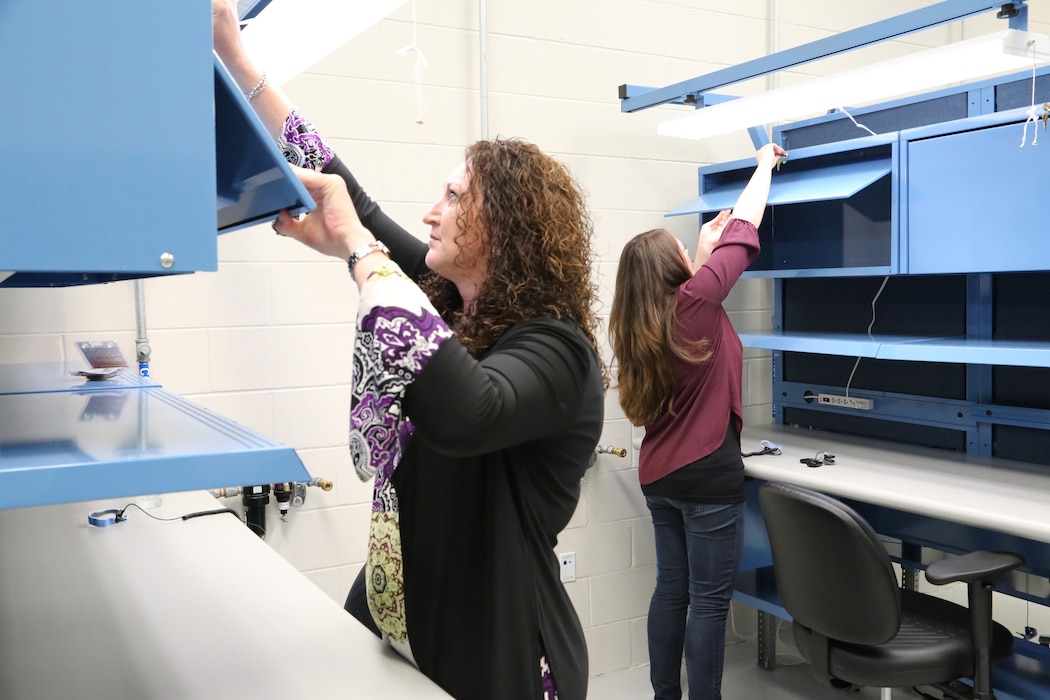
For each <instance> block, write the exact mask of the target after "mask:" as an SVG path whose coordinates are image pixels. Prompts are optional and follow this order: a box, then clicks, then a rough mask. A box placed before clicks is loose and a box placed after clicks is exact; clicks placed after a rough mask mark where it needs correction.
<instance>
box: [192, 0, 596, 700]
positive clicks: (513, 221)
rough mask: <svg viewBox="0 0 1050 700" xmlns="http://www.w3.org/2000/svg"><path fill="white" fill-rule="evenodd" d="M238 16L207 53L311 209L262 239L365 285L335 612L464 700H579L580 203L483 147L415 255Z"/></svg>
mask: <svg viewBox="0 0 1050 700" xmlns="http://www.w3.org/2000/svg"><path fill="white" fill-rule="evenodd" d="M235 8H236V3H235V2H233V0H213V2H212V11H213V28H214V31H215V48H216V51H217V53H218V54H219V56H220V58H221V59H222V60H223V62H224V64H225V65H226V67H227V68H228V69H229V71H230V73H231V75H232V76H233V77H234V79H235V80H236V81H237V83H238V85H239V86H240V87H241V89H242V90H244V91H245V93H246V94H247V95H248V96H249V97H250V100H249V101H250V103H251V104H252V106H253V107H254V108H255V110H256V111H257V113H258V114H259V115H260V117H261V119H262V120H263V122H264V123H265V124H266V126H267V127H268V128H270V129H271V130H272V133H277V134H280V135H281V138H280V143H281V145H282V146H283V148H284V152H285V154H286V157H288V159H289V160H290V161H291V162H292V163H293V164H295V165H299V166H303V167H304V168H306V169H304V170H299V171H297V172H298V174H299V177H300V179H301V180H302V181H303V183H304V184H305V185H306V187H307V189H308V190H309V191H310V193H311V195H312V196H313V197H314V199H315V201H316V202H317V205H318V206H317V209H316V210H315V211H313V212H311V213H310V214H308V215H307V216H306V217H304V218H303V219H302V220H295V219H293V218H292V217H290V216H289V215H288V214H287V213H286V212H282V213H281V215H280V216H279V217H278V219H277V221H276V222H275V224H274V228H275V230H277V231H278V232H279V233H280V234H282V235H286V236H290V237H293V238H295V239H297V240H299V241H302V242H303V243H305V244H307V245H309V246H311V247H313V248H315V249H316V250H318V251H320V252H322V253H325V254H327V255H332V256H335V257H338V258H341V259H343V260H347V261H348V263H349V265H350V270H351V274H352V275H353V277H354V279H355V281H356V282H357V284H358V286H359V288H360V305H359V309H358V327H357V336H356V339H355V344H354V363H353V399H352V400H353V405H352V408H351V435H350V448H351V453H352V455H353V458H354V466H355V468H356V469H357V470H358V473H359V474H360V475H361V476H362V478H370V479H373V480H374V484H375V491H374V494H375V495H374V500H373V506H372V517H371V529H370V534H369V551H368V554H367V562H366V565H365V567H364V569H363V570H362V574H361V575H360V576H359V577H358V581H357V582H355V584H354V586H353V587H352V588H351V591H350V595H349V596H348V598H347V609H348V610H350V611H351V613H352V614H354V615H355V617H358V618H359V619H361V620H362V621H363V622H365V623H366V624H367V625H369V626H370V627H371V628H372V629H373V631H376V632H377V633H379V634H380V635H381V636H382V637H383V638H385V639H386V640H388V641H389V642H390V643H391V644H392V645H393V646H394V647H395V648H396V649H398V650H399V651H400V652H401V653H402V654H403V655H405V656H406V657H407V658H408V659H410V660H412V661H413V662H414V663H415V664H416V665H417V666H418V667H419V668H420V669H421V670H422V671H423V672H424V673H425V674H426V675H428V676H429V677H430V678H432V679H433V680H434V681H436V682H437V683H438V684H439V685H440V686H442V687H443V688H444V689H445V690H447V691H448V692H449V693H451V694H452V695H453V696H454V697H456V698H458V699H460V700H473V699H477V700H492V699H493V698H500V699H501V700H541V699H545V700H554V698H560V699H561V700H585V698H586V692H587V691H586V689H587V677H588V670H587V648H586V643H585V641H584V637H583V630H582V627H581V626H580V622H579V619H578V618H577V616H576V612H575V610H574V608H573V605H572V603H571V602H570V600H569V597H568V595H567V593H566V591H565V588H564V586H563V585H562V583H561V581H560V577H559V566H558V561H557V558H556V557H555V555H554V551H553V547H554V545H555V543H556V541H557V536H558V533H559V532H560V531H561V530H562V529H563V528H564V527H565V525H566V524H567V523H568V521H569V519H570V518H571V517H572V515H573V512H574V511H575V508H576V505H577V502H578V499H579V495H580V480H581V478H582V476H583V473H584V470H585V469H586V468H587V466H588V464H589V458H590V456H591V455H592V454H593V451H594V447H595V445H596V444H597V442H598V439H599V437H600V433H601V429H602V417H603V393H604V385H605V381H604V368H603V365H602V362H601V360H600V354H599V351H598V346H597V342H596V339H595V331H596V328H597V319H596V317H595V315H594V313H593V309H592V303H593V301H594V299H595V285H594V283H593V281H592V277H591V267H590V264H591V252H590V239H591V235H592V224H591V220H590V217H589V214H588V213H587V210H586V207H585V204H584V201H583V197H582V195H581V193H580V190H579V187H578V186H577V185H576V183H575V182H574V180H573V178H572V177H571V176H570V174H569V172H568V171H567V170H566V169H565V167H563V166H562V165H561V164H559V163H558V162H556V161H555V160H554V159H552V158H550V157H549V156H547V155H545V154H543V153H542V152H541V151H540V150H539V149H537V148H536V147H535V146H533V145H531V144H528V143H526V142H524V141H520V140H516V139H509V140H502V139H497V140H495V141H479V142H478V143H475V144H474V145H472V146H470V147H469V148H468V149H467V151H466V158H465V160H464V162H463V163H462V164H460V165H459V166H458V167H457V168H456V169H455V170H454V171H453V172H452V174H451V175H450V176H449V178H448V180H447V182H446V183H445V184H444V187H443V192H442V194H441V197H440V199H438V201H437V202H436V203H435V204H434V206H433V207H432V208H431V209H430V211H428V212H427V213H426V215H425V216H424V218H423V221H424V223H426V224H427V225H429V226H430V236H429V240H428V241H427V242H422V241H420V240H418V239H417V238H415V237H414V236H412V235H411V234H409V233H408V232H406V231H405V230H404V229H402V228H401V227H400V226H398V225H397V224H395V223H394V222H393V221H392V220H390V219H389V218H388V217H387V216H386V214H384V213H383V211H382V210H381V209H380V208H379V207H378V206H377V205H376V204H375V202H373V201H372V200H371V199H370V198H369V197H368V195H367V194H365V192H364V190H363V189H362V188H361V187H360V185H358V183H357V181H356V180H355V179H354V177H353V176H352V175H351V174H350V171H349V170H348V169H347V167H346V166H345V165H344V164H343V163H342V162H341V161H340V160H339V158H338V157H336V156H335V154H334V153H333V152H332V151H331V149H330V148H329V147H328V145H327V144H326V143H325V141H324V140H323V139H321V138H320V137H319V136H318V135H317V134H316V133H315V132H314V130H313V128H312V127H311V126H310V124H309V123H308V122H307V121H306V120H305V119H303V118H302V116H301V115H300V114H299V113H298V112H297V111H296V110H295V109H294V107H293V106H292V104H291V103H290V102H289V101H288V99H287V97H286V96H285V95H284V94H283V93H282V92H281V91H280V90H278V89H277V88H276V87H275V86H272V85H271V86H268V85H267V84H266V80H265V75H264V74H263V73H262V72H261V71H260V70H259V69H257V68H256V67H255V66H254V65H253V63H252V61H251V60H250V58H249V57H248V56H247V55H246V53H245V50H244V47H243V45H242V44H241V42H240V36H239V31H238V26H237V21H236V16H235V11H236V9H235ZM315 171H319V172H315ZM347 191H349V195H350V196H349V197H347ZM351 200H352V205H351ZM417 283H418V286H417Z"/></svg>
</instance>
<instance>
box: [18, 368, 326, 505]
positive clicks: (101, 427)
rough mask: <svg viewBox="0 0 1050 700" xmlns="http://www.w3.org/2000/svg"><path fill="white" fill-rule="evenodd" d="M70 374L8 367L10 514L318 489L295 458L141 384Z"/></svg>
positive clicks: (130, 377)
mask: <svg viewBox="0 0 1050 700" xmlns="http://www.w3.org/2000/svg"><path fill="white" fill-rule="evenodd" d="M62 371H63V368H62V366H61V365H53V366H51V368H50V369H49V368H48V366H47V365H6V366H0V392H2V393H0V508H5V509H6V508H21V507H27V506H39V505H48V504H55V503H69V502H76V501H85V500H92V499H99V498H120V497H130V496H137V495H142V494H148V493H171V492H175V491H189V490H197V489H207V488H217V487H220V486H230V485H242V484H269V483H281V482H288V481H311V477H310V474H309V473H308V472H307V471H306V468H305V467H304V466H303V464H302V462H301V461H300V459H299V457H298V456H297V455H296V453H295V451H294V450H293V449H292V448H290V447H288V446H286V445H282V444H280V443H278V442H275V441H273V440H271V439H269V438H267V437H265V436H263V435H260V434H258V433H256V432H254V431H252V430H250V429H248V428H246V427H245V426H243V425H240V424H238V423H236V422H234V421H231V420H229V419H227V418H224V417H222V416H220V415H217V414H215V413H212V412H211V411H209V410H208V409H206V408H203V407H201V406H198V405H196V404H194V403H192V402H190V401H187V400H185V399H183V398H181V397H179V396H177V395H175V394H172V393H170V392H168V391H166V390H164V389H163V388H161V387H159V386H156V385H155V384H150V383H149V382H148V380H145V379H141V378H139V377H137V375H134V374H132V373H130V372H126V373H124V374H122V375H118V377H115V378H114V379H112V380H105V381H97V382H83V381H82V380H80V381H74V382H73V383H68V382H67V380H66V378H65V377H64V376H62ZM33 388H35V391H30V389H33Z"/></svg>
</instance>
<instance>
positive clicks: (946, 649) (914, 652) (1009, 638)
mask: <svg viewBox="0 0 1050 700" xmlns="http://www.w3.org/2000/svg"><path fill="white" fill-rule="evenodd" d="M901 610H902V621H901V628H900V631H899V632H898V633H897V636H896V637H894V638H893V639H891V640H890V641H888V642H884V643H882V644H875V645H871V646H863V645H854V644H846V643H842V642H835V641H832V642H830V649H829V660H828V670H829V672H830V673H831V675H832V676H833V677H835V678H838V679H840V680H843V681H846V682H848V683H852V684H854V685H862V686H876V687H884V688H898V687H904V686H912V685H926V684H932V683H938V682H941V681H944V680H945V679H950V678H963V677H968V676H972V675H973V672H974V651H973V643H972V642H971V638H970V624H971V622H970V612H969V610H967V609H966V608H964V607H962V606H960V605H956V604H955V603H952V602H950V601H947V600H942V599H940V598H936V597H934V596H930V595H926V594H923V593H917V592H914V591H908V590H902V591H901ZM992 627H993V629H992V648H991V659H992V661H993V662H994V661H998V660H999V659H1002V658H1005V657H1007V656H1009V655H1010V653H1011V652H1012V651H1013V646H1014V639H1013V635H1012V634H1010V631H1009V630H1007V629H1006V628H1005V627H1003V626H1002V625H1000V624H999V623H996V622H993V623H992ZM793 631H794V635H795V644H796V645H797V646H798V649H799V652H800V653H801V654H802V655H803V656H804V657H805V658H806V659H807V660H811V659H812V653H813V652H812V647H813V633H812V631H811V630H809V629H808V628H806V627H804V626H802V625H801V624H799V623H797V622H796V623H795V624H794V626H793Z"/></svg>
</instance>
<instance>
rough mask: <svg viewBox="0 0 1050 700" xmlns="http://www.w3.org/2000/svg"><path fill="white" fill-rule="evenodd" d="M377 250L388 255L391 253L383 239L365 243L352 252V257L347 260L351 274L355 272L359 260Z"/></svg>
mask: <svg viewBox="0 0 1050 700" xmlns="http://www.w3.org/2000/svg"><path fill="white" fill-rule="evenodd" d="M376 251H379V252H380V253H384V254H386V255H387V256H388V257H389V255H390V249H389V248H387V247H386V246H385V245H383V243H382V242H381V241H372V242H371V243H365V244H364V245H363V246H361V247H360V248H358V249H357V250H355V251H354V252H352V253H350V259H349V260H347V261H346V265H347V267H349V268H350V274H351V275H352V274H354V265H356V264H357V261H358V260H360V259H361V258H363V257H365V256H366V255H368V254H370V253H374V252H376Z"/></svg>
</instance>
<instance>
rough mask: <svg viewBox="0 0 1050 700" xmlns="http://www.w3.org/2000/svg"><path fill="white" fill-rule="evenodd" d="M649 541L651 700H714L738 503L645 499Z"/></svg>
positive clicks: (739, 529) (739, 522)
mask: <svg viewBox="0 0 1050 700" xmlns="http://www.w3.org/2000/svg"><path fill="white" fill-rule="evenodd" d="M646 503H647V504H648V506H649V511H650V512H651V513H652V516H653V530H654V531H655V534H656V590H655V591H653V598H652V601H651V602H650V603H649V678H650V680H651V681H652V684H653V693H654V697H655V700H680V698H681V697H682V684H681V673H682V654H683V651H684V654H685V665H686V678H687V680H688V687H689V700H721V698H722V666H723V664H724V662H725V635H726V615H727V614H728V612H729V602H730V600H731V598H732V596H733V585H734V583H735V581H736V573H737V565H738V564H739V562H740V550H741V548H742V546H743V541H744V504H742V503H739V504H737V503H734V504H730V505H722V504H718V505H715V504H705V503H688V502H685V501H676V500H674V499H671V498H662V497H647V498H646Z"/></svg>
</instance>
